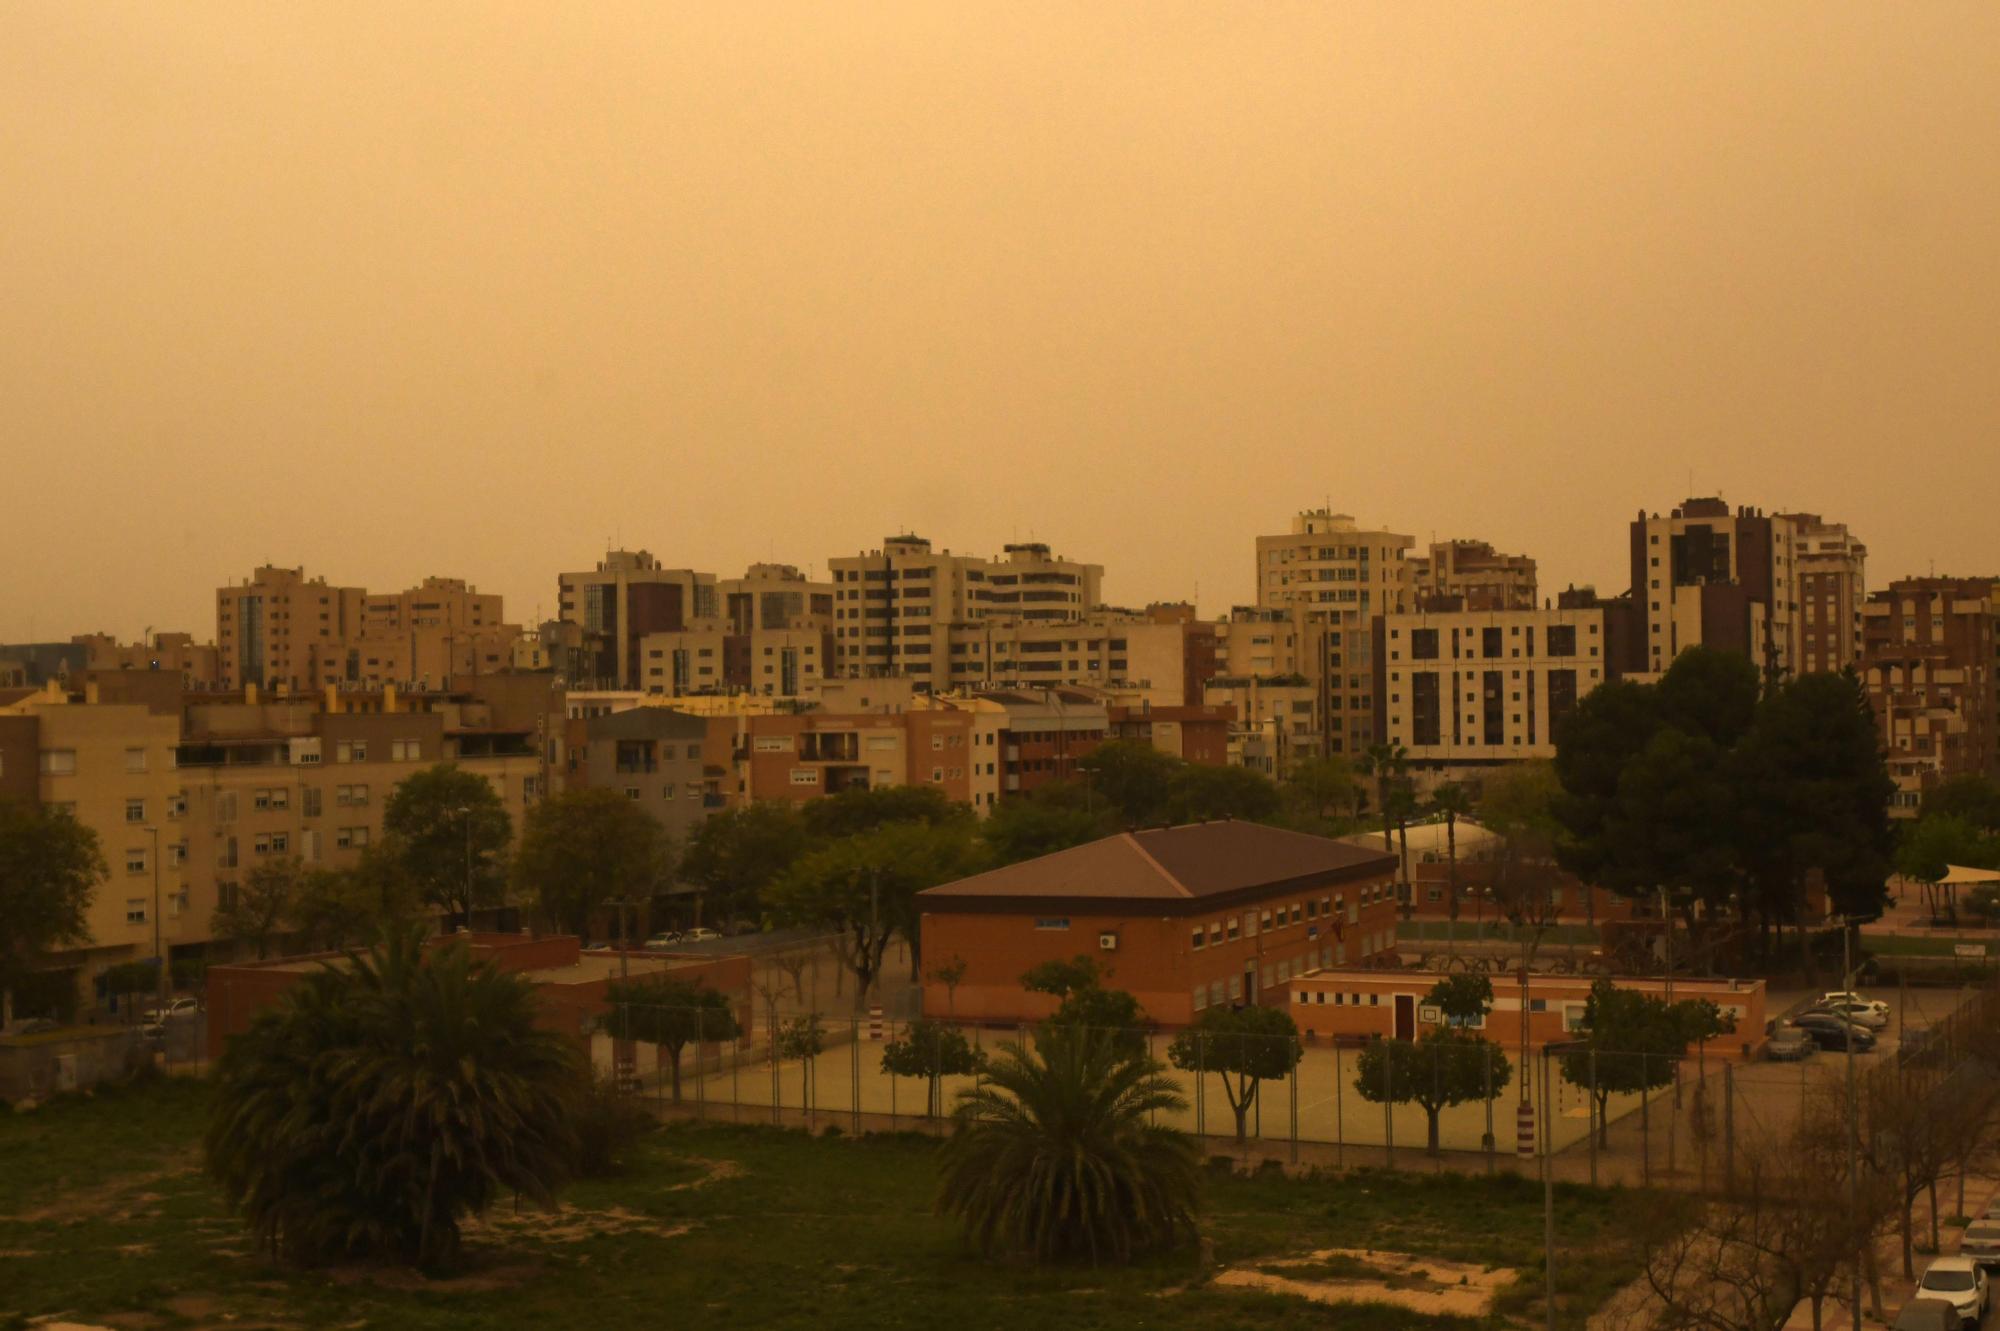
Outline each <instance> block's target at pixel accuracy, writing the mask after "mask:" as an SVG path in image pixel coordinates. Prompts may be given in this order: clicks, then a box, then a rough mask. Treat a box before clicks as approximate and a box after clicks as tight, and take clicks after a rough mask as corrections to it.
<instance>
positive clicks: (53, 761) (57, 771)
mask: <svg viewBox="0 0 2000 1331" xmlns="http://www.w3.org/2000/svg"><path fill="white" fill-rule="evenodd" d="M42 775H43V776H75V775H76V750H75V749H43V750H42Z"/></svg>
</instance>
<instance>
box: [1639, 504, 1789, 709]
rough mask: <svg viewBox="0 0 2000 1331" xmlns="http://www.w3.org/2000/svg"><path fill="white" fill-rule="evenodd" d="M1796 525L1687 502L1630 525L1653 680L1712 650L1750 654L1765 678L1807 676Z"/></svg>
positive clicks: (1752, 511)
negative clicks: (1697, 652)
mask: <svg viewBox="0 0 2000 1331" xmlns="http://www.w3.org/2000/svg"><path fill="white" fill-rule="evenodd" d="M1800 549H1801V539H1800V536H1799V524H1798V522H1797V521H1795V519H1794V518H1793V517H1791V516H1787V515H1783V514H1780V515H1776V516H1767V515H1765V514H1764V513H1762V512H1760V511H1759V510H1757V509H1753V508H1737V509H1736V510H1734V511H1733V512H1732V511H1731V509H1730V507H1729V506H1728V505H1727V504H1725V503H1723V502H1722V501H1721V500H1719V499H1689V500H1687V501H1686V502H1685V503H1683V504H1682V505H1681V506H1680V507H1679V508H1676V509H1673V510H1671V511H1670V512H1669V513H1668V514H1667V516H1665V517H1661V516H1660V515H1659V514H1657V513H1656V514H1653V515H1651V516H1648V515H1647V514H1645V513H1643V512H1642V513H1641V514H1640V515H1639V516H1638V518H1637V519H1635V520H1634V522H1633V523H1632V594H1633V598H1634V599H1635V600H1636V601H1638V602H1639V603H1640V605H1641V606H1642V607H1643V609H1644V612H1645V617H1646V618H1645V623H1646V667H1645V670H1646V674H1647V677H1649V678H1656V677H1657V676H1658V675H1660V674H1663V673H1665V671H1666V669H1667V667H1668V666H1670V665H1672V664H1673V660H1674V658H1675V657H1676V656H1678V655H1679V654H1680V653H1681V652H1683V651H1686V650H1687V649H1688V648H1690V647H1695V646H1702V645H1706V646H1710V647H1715V648H1718V649H1721V650H1725V651H1740V652H1744V653H1745V654H1747V655H1749V656H1750V658H1751V660H1752V661H1753V662H1754V663H1755V664H1756V666H1757V668H1758V670H1759V672H1760V673H1762V674H1764V675H1766V676H1768V677H1773V678H1783V677H1786V676H1789V675H1791V674H1793V673H1795V672H1796V671H1797V670H1798V669H1799V668H1800V662H1801V641H1800V637H1799V627H1800V623H1799V583H1798V574H1799V571H1800V569H1799V562H1798V556H1799V552H1800Z"/></svg>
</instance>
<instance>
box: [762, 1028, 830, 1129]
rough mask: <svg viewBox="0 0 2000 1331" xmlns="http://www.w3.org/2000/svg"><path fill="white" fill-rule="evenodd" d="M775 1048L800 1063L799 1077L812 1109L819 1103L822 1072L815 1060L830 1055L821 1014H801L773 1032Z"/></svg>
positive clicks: (806, 1105)
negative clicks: (819, 1072) (818, 1074)
mask: <svg viewBox="0 0 2000 1331" xmlns="http://www.w3.org/2000/svg"><path fill="white" fill-rule="evenodd" d="M771 1047H772V1050H773V1052H774V1053H775V1054H776V1055H777V1057H779V1058H781V1059H797V1060H798V1063H799V1075H800V1076H801V1077H802V1078H803V1079H804V1082H805V1095H804V1101H805V1107H806V1108H807V1109H811V1108H812V1107H813V1106H814V1105H815V1104H817V1103H818V1100H819V1082H818V1076H817V1072H818V1069H817V1065H816V1064H815V1063H814V1061H813V1060H815V1059H817V1058H818V1057H819V1056H820V1055H821V1054H823V1053H825V1052H826V1027H825V1026H824V1025H822V1024H821V1022H820V1019H819V1013H817V1012H806V1013H801V1014H800V1015H799V1016H796V1017H793V1018H791V1019H789V1020H788V1021H786V1022H785V1023H784V1024H783V1025H781V1026H779V1027H778V1028H777V1030H775V1031H774V1032H772V1035H771Z"/></svg>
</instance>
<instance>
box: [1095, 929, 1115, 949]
mask: <svg viewBox="0 0 2000 1331" xmlns="http://www.w3.org/2000/svg"><path fill="white" fill-rule="evenodd" d="M1097 950H1098V951H1100V952H1116V951H1117V950H1118V933H1117V931H1116V930H1106V931H1105V932H1104V933H1101V934H1099V935H1098V936H1097Z"/></svg>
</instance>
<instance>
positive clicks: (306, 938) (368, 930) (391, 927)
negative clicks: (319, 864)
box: [285, 844, 424, 952]
mask: <svg viewBox="0 0 2000 1331" xmlns="http://www.w3.org/2000/svg"><path fill="white" fill-rule="evenodd" d="M423 910H424V903H423V899H422V895H421V893H420V891H419V889H418V887H417V884H416V882H415V880H414V879H413V878H412V877H411V876H410V873H409V871H408V869H407V868H405V866H404V864H403V860H402V858H401V856H399V855H398V854H397V853H396V848H395V847H394V846H393V845H388V844H381V845H375V846H370V847H369V848H368V849H367V850H366V851H364V852H362V855H361V859H360V862H359V863H357V864H355V865H354V866H353V867H352V868H348V869H308V870H307V871H306V872H304V873H303V874H301V875H300V876H299V880H298V884H297V888H296V891H295V893H294V895H293V899H292V905H291V907H290V910H289V911H288V913H287V915H286V921H285V922H286V925H287V927H288V928H289V930H290V931H291V933H292V934H294V935H295V936H296V938H297V940H298V946H299V947H300V948H302V949H303V950H304V951H307V952H328V951H335V950H338V949H341V948H348V947H356V946H359V945H361V944H364V943H368V942H371V941H374V940H377V939H381V938H386V937H388V936H389V935H391V934H393V933H396V932H398V931H400V930H402V929H406V928H409V927H410V926H412V925H413V924H415V923H417V922H418V920H419V919H420V918H421V916H422V915H423Z"/></svg>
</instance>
